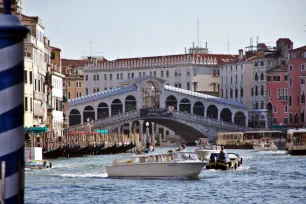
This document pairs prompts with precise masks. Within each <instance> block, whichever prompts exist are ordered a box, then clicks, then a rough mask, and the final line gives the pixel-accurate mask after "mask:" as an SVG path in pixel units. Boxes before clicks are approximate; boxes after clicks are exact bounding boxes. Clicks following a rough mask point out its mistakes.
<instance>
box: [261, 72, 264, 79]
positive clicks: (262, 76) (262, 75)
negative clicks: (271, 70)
mask: <svg viewBox="0 0 306 204" xmlns="http://www.w3.org/2000/svg"><path fill="white" fill-rule="evenodd" d="M260 80H262V81H263V80H264V73H263V72H261V75H260Z"/></svg>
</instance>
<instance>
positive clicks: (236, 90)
mask: <svg viewBox="0 0 306 204" xmlns="http://www.w3.org/2000/svg"><path fill="white" fill-rule="evenodd" d="M235 97H236V98H238V89H235Z"/></svg>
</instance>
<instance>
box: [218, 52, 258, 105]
mask: <svg viewBox="0 0 306 204" xmlns="http://www.w3.org/2000/svg"><path fill="white" fill-rule="evenodd" d="M252 58H253V57H250V58H248V59H246V58H244V57H243V50H239V59H238V60H235V61H233V62H231V63H227V64H224V65H222V66H220V81H221V82H220V83H221V86H220V97H221V98H226V99H231V100H235V101H237V102H240V103H242V104H244V105H245V106H246V107H248V109H249V110H251V109H252V95H251V93H252V92H251V90H252V86H253V62H252Z"/></svg>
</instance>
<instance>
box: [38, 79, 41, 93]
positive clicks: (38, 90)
mask: <svg viewBox="0 0 306 204" xmlns="http://www.w3.org/2000/svg"><path fill="white" fill-rule="evenodd" d="M40 88H41V86H40V80H38V91H40Z"/></svg>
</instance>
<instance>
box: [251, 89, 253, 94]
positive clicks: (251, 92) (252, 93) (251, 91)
mask: <svg viewBox="0 0 306 204" xmlns="http://www.w3.org/2000/svg"><path fill="white" fill-rule="evenodd" d="M251 96H253V88H251Z"/></svg>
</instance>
